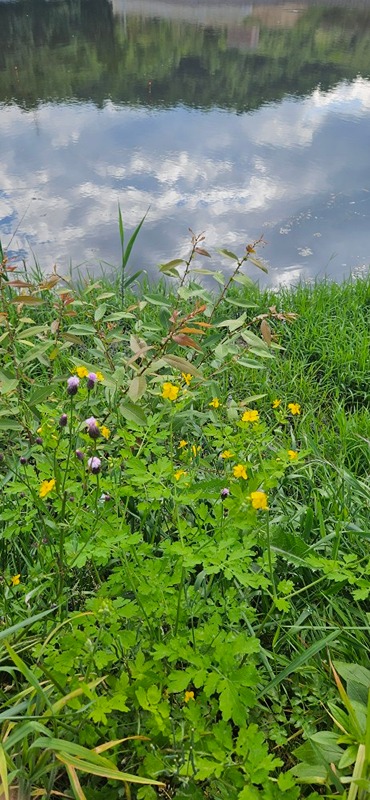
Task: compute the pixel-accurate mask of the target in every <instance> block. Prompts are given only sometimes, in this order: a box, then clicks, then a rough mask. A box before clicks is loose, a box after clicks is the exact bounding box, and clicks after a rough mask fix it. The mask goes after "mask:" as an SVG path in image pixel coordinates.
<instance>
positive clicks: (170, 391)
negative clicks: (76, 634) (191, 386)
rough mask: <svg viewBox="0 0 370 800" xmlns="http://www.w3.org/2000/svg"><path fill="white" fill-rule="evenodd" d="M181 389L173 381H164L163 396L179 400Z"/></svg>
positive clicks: (167, 398) (166, 398)
mask: <svg viewBox="0 0 370 800" xmlns="http://www.w3.org/2000/svg"><path fill="white" fill-rule="evenodd" d="M179 391H180V389H179V387H178V386H174V384H173V383H168V382H166V383H164V384H163V386H162V397H164V399H165V400H177V395H178V393H179Z"/></svg>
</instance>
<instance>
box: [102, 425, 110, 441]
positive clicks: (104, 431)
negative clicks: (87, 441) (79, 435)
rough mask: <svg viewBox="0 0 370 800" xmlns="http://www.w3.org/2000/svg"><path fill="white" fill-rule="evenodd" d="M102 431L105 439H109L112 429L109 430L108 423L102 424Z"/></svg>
mask: <svg viewBox="0 0 370 800" xmlns="http://www.w3.org/2000/svg"><path fill="white" fill-rule="evenodd" d="M100 433H101V435H102V436H104V439H109V437H110V430H109V428H107V426H106V425H102V426H101V428H100Z"/></svg>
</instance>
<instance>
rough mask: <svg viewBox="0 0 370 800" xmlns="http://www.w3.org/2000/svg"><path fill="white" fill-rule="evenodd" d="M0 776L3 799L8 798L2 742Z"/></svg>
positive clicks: (0, 748) (0, 746) (6, 771)
mask: <svg viewBox="0 0 370 800" xmlns="http://www.w3.org/2000/svg"><path fill="white" fill-rule="evenodd" d="M0 778H1V787H0V788H1V789H2V791H3V797H4V800H9V784H8V769H7V766H6V756H5V751H4V748H3V746H2V744H0Z"/></svg>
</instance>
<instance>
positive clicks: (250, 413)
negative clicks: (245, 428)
mask: <svg viewBox="0 0 370 800" xmlns="http://www.w3.org/2000/svg"><path fill="white" fill-rule="evenodd" d="M259 418H260V415H259V412H258V411H257V409H255V408H251V409H248V410H247V411H244V414H243V416H242V422H258V420H259Z"/></svg>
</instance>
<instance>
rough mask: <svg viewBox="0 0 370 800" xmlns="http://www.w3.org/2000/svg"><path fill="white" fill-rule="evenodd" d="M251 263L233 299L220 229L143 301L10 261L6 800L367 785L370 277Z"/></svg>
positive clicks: (4, 543) (0, 756)
mask: <svg viewBox="0 0 370 800" xmlns="http://www.w3.org/2000/svg"><path fill="white" fill-rule="evenodd" d="M121 240H122V247H123V237H122V238H121ZM254 250H255V248H254V246H253V245H250V246H249V247H248V248H247V249H246V251H245V254H244V255H243V256H242V257H237V256H236V255H234V254H233V253H230V252H229V251H223V254H224V256H225V257H227V258H229V259H231V260H232V261H233V262H234V264H233V272H232V273H231V277H230V278H229V279H228V280H225V279H223V278H222V277H221V275H220V274H219V273H217V272H216V273H214V275H213V277H215V279H216V281H217V282H218V283H219V284H220V289H219V294H218V295H217V294H216V295H214V294H211V293H210V292H209V291H208V290H207V289H205V288H204V287H203V286H200V285H198V284H196V283H194V282H193V280H194V276H195V275H196V274H199V273H200V274H202V273H204V272H206V273H207V274H209V272H210V271H209V270H206V271H205V270H203V269H200V268H197V269H196V271H193V270H194V262H195V259H196V258H197V257H208V256H209V254H208V253H207V251H206V250H205V249H204V245H203V238H202V237H195V236H193V239H192V244H191V252H190V256H189V258H188V259H187V260H185V259H184V260H183V261H181V267H182V269H183V272H182V277H179V276H178V275H177V270H178V268H179V267H180V261H179V260H175V261H172V262H169V264H167V265H164V266H163V267H162V272H164V273H165V274H170V275H173V276H174V277H178V281H177V284H176V290H174V291H171V290H169V289H165V288H164V287H163V286H161V285H159V286H158V287H157V288H155V289H153V288H149V287H145V286H143V287H142V288H141V290H140V291H139V292H138V294H137V295H136V296H133V295H130V293H129V284H128V283H124V282H123V280H122V276H121V280H120V281H119V282H118V283H117V286H115V285H113V284H112V283H108V282H107V281H105V280H104V279H101V280H96V281H94V282H88V283H86V285H85V286H83V287H82V288H80V289H78V288H76V287H72V286H71V285H67V284H66V281H65V280H62V279H60V278H59V276H58V275H57V274H56V273H54V274H53V275H52V276H50V277H49V278H46V279H40V280H38V281H37V282H35V281H32V280H30V279H29V277H28V276H27V275H25V274H17V272H16V271H14V268H13V266H12V265H9V263H8V262H7V261H6V258H5V257H4V256H3V260H2V268H1V275H0V298H1V304H2V306H1V309H0V322H1V336H0V348H1V355H2V368H1V374H0V390H1V404H0V437H1V448H2V452H1V463H0V470H1V473H0V475H1V485H2V497H3V501H2V507H1V510H0V543H1V570H2V583H1V586H0V590H1V620H2V628H1V630H0V658H1V669H2V675H3V678H2V679H1V687H0V691H1V695H2V711H1V724H2V739H1V742H2V744H1V751H0V776H1V781H2V787H3V792H4V796H6V794H7V791H8V786H13V787H18V789H19V793H20V796H21V797H22V798H24V799H25V800H26V798H28V797H30V796H31V795H32V796H34V793H35V792H37V793H38V796H44V797H52V796H54V794H55V792H59V796H62V797H66V798H67V797H72V796H74V797H76V798H87V800H90V798H91V800H94V798H97V797H100V796H101V793H102V792H104V797H107V798H108V800H109V798H112V800H113V798H115V799H116V798H117V797H121V796H122V797H126V798H137V800H154V798H156V797H161V796H162V797H163V796H165V797H166V796H168V797H173V798H176V800H184V798H192V799H194V800H197V799H199V800H202V798H204V800H206V799H207V798H210V797H211V798H214V800H216V799H217V798H220V800H221V799H222V800H253V799H254V798H262V800H270V798H271V800H273V799H275V798H277V799H278V798H285V799H286V800H296V799H297V798H299V797H310V798H311V800H314V798H318V797H319V796H327V797H333V796H338V797H347V796H348V800H352V798H353V800H354V796H355V794H357V793H358V797H359V798H360V797H361V792H364V791H367V789H366V786H367V781H368V755H369V754H368V752H367V749H366V748H367V745H366V741H367V739H366V736H367V734H366V731H367V725H368V722H367V711H366V701H367V691H368V688H369V686H370V680H369V677H370V675H369V674H368V672H367V669H366V665H367V639H368V627H369V624H368V613H367V604H368V595H369V593H370V582H369V570H370V565H369V558H368V519H369V487H368V484H367V481H366V475H367V465H368V449H367V431H368V429H369V409H368V406H367V402H366V393H365V388H364V387H365V386H366V380H367V379H368V362H367V359H366V358H365V353H366V350H367V351H368V344H369V333H368V327H367V324H366V323H367V319H368V298H369V283H368V282H366V281H363V282H358V283H351V284H346V285H344V286H343V287H333V286H332V285H330V284H320V285H317V286H314V287H299V288H298V289H297V290H295V291H292V292H285V291H281V292H280V293H278V294H277V295H271V293H263V292H259V291H257V290H256V289H255V288H253V287H252V288H251V287H250V284H249V282H248V281H247V279H246V278H245V276H244V275H243V273H242V270H241V267H242V266H243V265H244V264H245V262H246V261H247V260H248V259H251V260H253V261H254V263H257V264H259V262H258V261H257V259H256V258H255V256H254ZM125 266H126V263H125ZM236 284H238V285H239V288H238V290H237V291H235V287H236ZM241 284H245V285H241ZM355 310H356V319H354V312H355ZM349 345H351V347H349ZM348 363H349V367H348V366H347V365H348ZM351 364H352V368H351ZM354 364H356V370H354V368H353V366H354ZM333 663H334V666H333ZM348 664H350V665H351V667H348ZM354 665H355V666H354ZM351 669H352V673H351ZM351 674H352V675H354V678H353V679H352V678H351ZM342 681H344V683H345V684H346V687H345V686H344V683H343V682H342ZM338 692H339V696H338V697H337V693H338ZM323 700H324V705H323ZM330 715H331V716H330ZM331 719H334V721H335V722H336V723H337V727H336V728H333V729H330V725H331ZM333 725H334V723H333ZM326 727H328V728H329V730H325V729H326ZM343 730H345V731H346V736H345V738H343ZM107 751H111V753H110V755H107ZM356 781H357V783H356ZM358 781H359V782H358ZM348 786H349V788H348ZM119 787H121V788H119ZM356 787H357V788H356ZM355 788H356V792H355ZM346 792H347V794H346ZM351 793H352V794H351ZM362 796H363V797H365V796H366V794H363V795H362Z"/></svg>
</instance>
